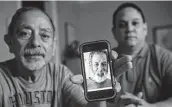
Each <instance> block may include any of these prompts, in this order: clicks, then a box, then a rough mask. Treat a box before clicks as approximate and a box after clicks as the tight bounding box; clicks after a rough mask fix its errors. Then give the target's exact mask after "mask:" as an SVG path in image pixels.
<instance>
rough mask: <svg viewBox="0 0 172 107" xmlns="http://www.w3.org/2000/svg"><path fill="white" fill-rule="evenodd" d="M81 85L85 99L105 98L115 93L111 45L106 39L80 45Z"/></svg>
mask: <svg viewBox="0 0 172 107" xmlns="http://www.w3.org/2000/svg"><path fill="white" fill-rule="evenodd" d="M79 49H80V54H81V67H82V75H83V78H84V82H83V87H84V94H85V98H86V100H87V101H97V100H106V99H110V98H113V97H114V96H115V95H116V91H115V89H114V84H113V81H114V80H113V72H112V61H111V57H110V53H111V46H110V43H109V42H108V41H106V40H99V41H92V42H86V43H83V44H81V45H80V48H79Z"/></svg>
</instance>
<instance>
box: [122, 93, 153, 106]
mask: <svg viewBox="0 0 172 107" xmlns="http://www.w3.org/2000/svg"><path fill="white" fill-rule="evenodd" d="M142 96H143V94H142V92H139V93H138V95H137V96H135V95H133V94H131V93H128V92H126V93H124V94H123V95H121V97H120V98H121V101H122V102H123V103H124V102H126V104H125V105H126V106H127V105H131V104H132V105H133V104H134V105H135V107H154V105H153V104H150V103H148V102H146V101H145V100H144V99H142Z"/></svg>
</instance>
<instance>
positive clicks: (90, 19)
mask: <svg viewBox="0 0 172 107" xmlns="http://www.w3.org/2000/svg"><path fill="white" fill-rule="evenodd" d="M121 3H123V2H120V1H99V2H92V3H87V4H81V5H80V9H79V10H80V12H79V13H80V20H79V29H78V30H79V34H78V35H77V38H78V40H79V41H81V42H85V41H91V40H99V39H107V40H109V41H110V43H111V44H112V47H114V46H116V45H117V43H116V41H115V40H114V38H113V36H112V33H111V27H112V14H113V12H114V11H115V9H116V8H117V6H119V5H120V4H121ZM134 3H136V4H137V5H138V6H140V7H141V8H142V9H143V11H144V14H145V16H146V19H147V23H148V28H149V29H148V30H149V33H148V34H149V36H148V38H147V41H148V42H149V43H152V28H153V27H154V26H157V25H166V24H172V13H171V11H170V10H171V9H172V7H171V6H170V5H172V2H170V1H168V2H153V1H151V2H150V1H142V2H140V1H139V2H138V1H137V2H134Z"/></svg>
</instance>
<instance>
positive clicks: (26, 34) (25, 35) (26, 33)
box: [18, 31, 31, 39]
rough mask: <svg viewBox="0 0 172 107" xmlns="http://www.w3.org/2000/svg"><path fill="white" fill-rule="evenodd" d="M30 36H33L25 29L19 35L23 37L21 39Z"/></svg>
mask: <svg viewBox="0 0 172 107" xmlns="http://www.w3.org/2000/svg"><path fill="white" fill-rule="evenodd" d="M30 36H31V34H30V33H28V32H24V31H21V32H20V33H19V35H18V37H19V38H21V39H29V38H30Z"/></svg>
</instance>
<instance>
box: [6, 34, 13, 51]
mask: <svg viewBox="0 0 172 107" xmlns="http://www.w3.org/2000/svg"><path fill="white" fill-rule="evenodd" d="M4 41H5V43H6V44H7V45H8V47H9V51H10V53H13V49H12V46H13V40H12V37H11V36H10V35H9V34H5V35H4Z"/></svg>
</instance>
